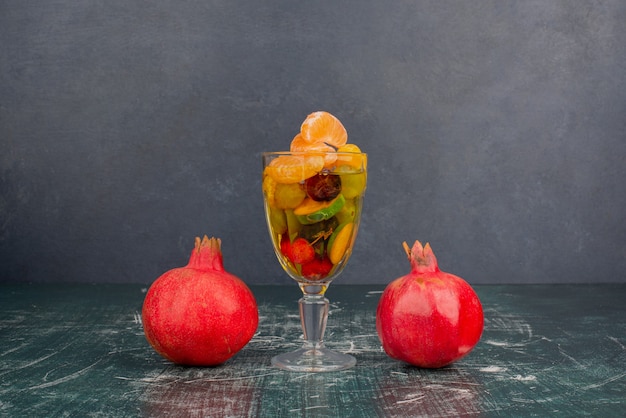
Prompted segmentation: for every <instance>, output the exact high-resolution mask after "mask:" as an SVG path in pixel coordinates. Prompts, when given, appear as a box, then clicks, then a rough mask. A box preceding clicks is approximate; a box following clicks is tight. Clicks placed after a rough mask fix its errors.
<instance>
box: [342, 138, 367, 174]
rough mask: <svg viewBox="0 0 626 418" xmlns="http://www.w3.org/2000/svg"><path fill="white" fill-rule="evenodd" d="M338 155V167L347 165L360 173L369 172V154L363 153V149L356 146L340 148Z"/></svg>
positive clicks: (349, 145)
mask: <svg viewBox="0 0 626 418" xmlns="http://www.w3.org/2000/svg"><path fill="white" fill-rule="evenodd" d="M337 153H338V155H337V165H347V166H350V167H352V168H355V169H357V170H359V171H365V170H367V154H363V153H361V149H360V148H359V147H358V146H356V145H355V144H346V145H344V146H342V147H339V149H338V150H337ZM341 153H346V154H341Z"/></svg>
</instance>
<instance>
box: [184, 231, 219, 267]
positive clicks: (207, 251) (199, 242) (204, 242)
mask: <svg viewBox="0 0 626 418" xmlns="http://www.w3.org/2000/svg"><path fill="white" fill-rule="evenodd" d="M187 266H188V267H192V268H195V269H198V270H217V271H224V263H223V260H222V240H220V239H219V238H215V237H212V238H210V239H209V237H207V236H206V235H205V236H204V238H202V239H200V237H196V246H195V248H194V249H193V251H192V252H191V257H190V258H189V264H188V265H187Z"/></svg>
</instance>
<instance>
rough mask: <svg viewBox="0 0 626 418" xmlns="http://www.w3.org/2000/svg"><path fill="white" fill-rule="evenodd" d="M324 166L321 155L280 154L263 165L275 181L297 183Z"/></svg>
mask: <svg viewBox="0 0 626 418" xmlns="http://www.w3.org/2000/svg"><path fill="white" fill-rule="evenodd" d="M322 168H324V157H322V156H321V155H305V154H303V155H281V156H280V157H278V158H275V159H273V160H272V161H270V163H269V165H268V166H267V167H265V171H266V173H267V175H269V176H271V177H272V178H273V179H274V180H275V181H276V182H277V183H287V184H288V183H299V182H301V181H304V180H306V179H308V178H309V177H312V176H314V175H316V174H317V173H318V172H319V171H321V170H322Z"/></svg>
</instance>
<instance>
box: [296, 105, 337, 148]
mask: <svg viewBox="0 0 626 418" xmlns="http://www.w3.org/2000/svg"><path fill="white" fill-rule="evenodd" d="M300 133H301V134H302V139H303V140H304V141H306V142H309V143H315V142H321V143H324V144H327V145H330V146H332V147H334V148H335V149H337V148H339V147H341V146H342V145H345V143H346V142H348V133H347V132H346V128H344V127H343V125H342V124H341V122H340V121H339V119H337V118H336V117H335V116H333V115H331V114H330V113H328V112H324V111H318V112H313V113H311V114H310V115H308V116H307V117H306V119H305V120H304V122H302V126H301V127H300Z"/></svg>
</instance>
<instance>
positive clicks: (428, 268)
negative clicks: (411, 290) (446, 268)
mask: <svg viewBox="0 0 626 418" xmlns="http://www.w3.org/2000/svg"><path fill="white" fill-rule="evenodd" d="M402 246H403V247H404V251H405V252H406V255H407V257H408V258H409V261H410V262H411V267H412V269H413V270H414V271H417V272H437V271H439V266H438V264H437V257H435V253H434V252H433V250H432V248H430V244H429V243H426V245H424V246H422V243H421V242H419V241H417V240H416V241H415V243H414V244H413V248H409V245H408V244H407V243H406V241H405V242H403V243H402Z"/></svg>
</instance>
